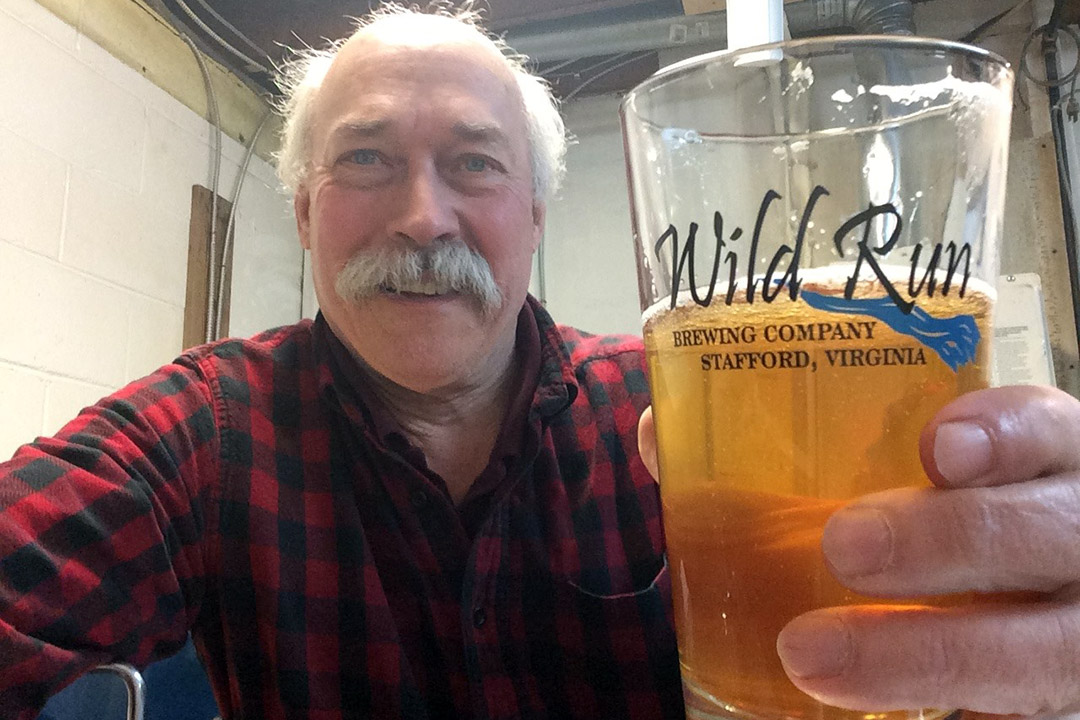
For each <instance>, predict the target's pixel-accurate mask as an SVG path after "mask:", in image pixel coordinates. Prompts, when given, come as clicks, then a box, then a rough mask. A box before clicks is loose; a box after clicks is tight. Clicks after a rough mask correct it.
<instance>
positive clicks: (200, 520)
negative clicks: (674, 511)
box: [0, 358, 219, 720]
mask: <svg viewBox="0 0 1080 720" xmlns="http://www.w3.org/2000/svg"><path fill="white" fill-rule="evenodd" d="M0 411H2V410H0ZM218 465H219V434H218V427H217V420H216V417H215V411H214V403H213V393H212V392H211V387H210V385H209V383H208V382H207V380H206V378H205V377H204V375H203V373H202V372H201V370H200V368H199V367H198V366H197V365H195V364H194V362H193V361H191V360H188V359H186V358H182V359H181V360H179V361H177V362H176V363H174V364H172V365H168V366H166V367H164V368H162V369H160V370H158V371H157V372H155V373H154V374H152V375H150V376H148V377H146V378H144V379H142V380H139V381H136V382H134V383H132V384H131V385H129V386H127V387H125V388H123V389H122V390H120V391H118V392H117V393H115V394H113V395H111V396H109V397H107V398H105V399H103V400H101V401H100V402H98V403H97V404H96V405H94V406H92V407H90V408H87V409H86V410H83V411H82V412H81V413H80V414H79V416H78V417H77V418H76V419H75V420H73V421H72V422H70V423H68V424H67V425H66V426H65V427H64V428H63V429H61V430H60V432H59V433H58V434H57V435H56V436H55V437H51V438H39V439H38V440H37V441H35V442H34V443H32V444H30V445H25V446H23V447H21V448H20V449H19V450H18V451H17V452H16V454H15V456H14V457H13V458H12V459H11V460H10V461H9V462H6V463H0V708H3V713H2V714H3V716H4V717H5V718H11V717H15V718H20V719H22V718H26V719H27V720H32V718H35V717H36V716H37V713H38V711H39V710H40V708H41V707H42V706H43V705H44V704H45V701H46V700H47V699H48V697H49V696H50V695H52V694H53V693H55V692H56V691H57V690H59V689H60V688H62V687H63V686H64V685H66V684H68V683H70V682H71V681H72V680H74V679H75V678H76V677H78V675H80V674H81V673H83V672H85V671H86V670H88V669H90V668H92V667H94V666H96V665H99V664H102V663H106V662H117V661H122V662H130V663H133V664H135V665H137V666H143V665H146V664H148V663H149V662H151V661H152V660H154V659H157V658H159V657H163V656H166V655H169V654H171V653H173V652H175V651H176V650H178V649H179V648H180V647H182V645H183V644H184V640H185V637H186V634H187V631H188V629H189V628H190V627H191V625H192V624H193V622H194V620H195V618H196V616H197V615H198V612H199V609H200V605H201V602H202V596H203V590H204V587H205V584H206V570H207V563H206V560H205V558H206V555H207V550H206V548H207V542H206V537H207V524H208V521H207V514H208V511H207V508H208V507H209V506H210V504H209V503H208V502H207V499H208V496H209V495H210V494H211V493H213V492H214V490H213V487H214V485H215V483H216V476H217V473H218Z"/></svg>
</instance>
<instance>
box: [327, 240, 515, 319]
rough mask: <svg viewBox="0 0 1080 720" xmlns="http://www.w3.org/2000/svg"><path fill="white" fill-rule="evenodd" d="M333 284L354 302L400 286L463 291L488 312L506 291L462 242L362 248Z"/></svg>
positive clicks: (440, 291)
mask: <svg viewBox="0 0 1080 720" xmlns="http://www.w3.org/2000/svg"><path fill="white" fill-rule="evenodd" d="M334 289H335V290H336V291H337V294H338V295H339V296H340V297H341V298H342V299H343V300H345V301H346V302H352V303H354V304H359V303H362V302H363V301H365V300H367V299H369V298H372V297H374V296H376V295H378V294H379V293H383V292H388V291H396V292H408V293H417V294H422V295H442V294H444V293H449V292H457V293H461V294H463V295H468V296H469V297H471V298H473V299H474V300H475V301H476V302H477V304H478V305H479V306H480V310H481V312H482V313H483V314H485V315H490V314H492V313H494V312H495V311H496V310H498V309H499V308H500V307H501V306H502V292H501V291H500V290H499V286H498V285H497V284H496V283H495V276H494V275H493V274H492V272H491V266H490V265H488V263H487V260H485V259H484V258H483V257H481V255H480V254H479V253H477V252H476V251H474V250H472V249H471V248H469V247H468V246H466V245H465V244H464V243H461V242H436V243H435V244H433V245H429V246H426V247H422V248H415V247H388V248H381V249H378V250H361V251H359V252H357V253H356V254H355V255H353V256H352V258H350V259H349V262H347V263H346V264H345V267H343V268H342V269H341V271H340V272H339V273H338V276H337V279H336V280H335V282H334Z"/></svg>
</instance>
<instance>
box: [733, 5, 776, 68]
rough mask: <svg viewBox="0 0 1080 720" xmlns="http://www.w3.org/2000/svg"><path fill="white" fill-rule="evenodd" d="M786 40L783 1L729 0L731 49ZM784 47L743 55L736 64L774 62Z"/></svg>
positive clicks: (766, 63) (768, 63)
mask: <svg viewBox="0 0 1080 720" xmlns="http://www.w3.org/2000/svg"><path fill="white" fill-rule="evenodd" d="M783 39H784V2H783V0H727V49H728V50H740V49H742V48H748V47H753V46H755V45H768V44H769V43H778V42H781V41H782V40H783ZM782 58H783V52H782V51H781V50H763V51H761V52H755V53H749V54H747V55H743V56H742V57H740V58H739V59H738V60H737V61H736V62H735V64H736V65H740V66H742V65H771V64H773V63H777V62H779V61H780V60H781V59H782Z"/></svg>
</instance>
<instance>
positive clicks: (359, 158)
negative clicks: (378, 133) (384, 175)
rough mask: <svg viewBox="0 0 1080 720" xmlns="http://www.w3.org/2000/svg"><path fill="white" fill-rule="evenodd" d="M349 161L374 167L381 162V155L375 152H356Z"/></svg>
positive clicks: (350, 156)
mask: <svg viewBox="0 0 1080 720" xmlns="http://www.w3.org/2000/svg"><path fill="white" fill-rule="evenodd" d="M349 159H350V160H352V161H353V162H354V163H356V164H357V165H374V164H375V163H377V162H379V153H377V152H375V151H374V150H366V149H365V150H354V151H353V152H352V153H351V154H350V155H349Z"/></svg>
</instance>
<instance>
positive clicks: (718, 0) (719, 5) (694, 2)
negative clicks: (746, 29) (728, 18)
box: [682, 0, 797, 15]
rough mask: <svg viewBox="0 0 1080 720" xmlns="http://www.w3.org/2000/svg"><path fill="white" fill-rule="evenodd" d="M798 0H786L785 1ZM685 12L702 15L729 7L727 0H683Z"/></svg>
mask: <svg viewBox="0 0 1080 720" xmlns="http://www.w3.org/2000/svg"><path fill="white" fill-rule="evenodd" d="M796 1H797V0H784V2H785V3H790V2H796ZM682 4H683V12H685V13H686V14H687V15H700V14H701V13H708V12H720V11H721V10H725V9H727V1H726V0H682Z"/></svg>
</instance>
